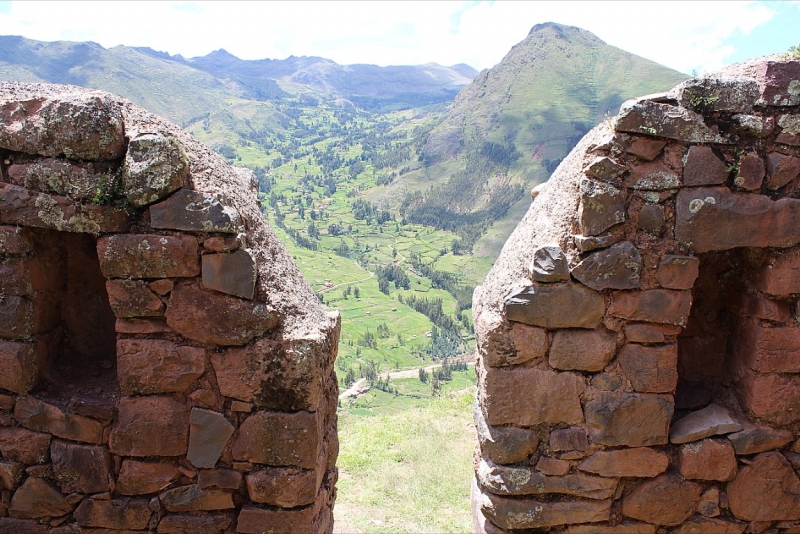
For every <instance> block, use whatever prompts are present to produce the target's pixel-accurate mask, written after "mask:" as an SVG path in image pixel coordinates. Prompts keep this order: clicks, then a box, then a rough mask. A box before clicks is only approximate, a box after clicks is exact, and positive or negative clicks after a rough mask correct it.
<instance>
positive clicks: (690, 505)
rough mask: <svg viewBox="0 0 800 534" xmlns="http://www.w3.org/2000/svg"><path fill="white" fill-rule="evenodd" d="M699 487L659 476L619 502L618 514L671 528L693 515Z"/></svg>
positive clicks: (672, 476) (671, 475) (674, 475)
mask: <svg viewBox="0 0 800 534" xmlns="http://www.w3.org/2000/svg"><path fill="white" fill-rule="evenodd" d="M702 491H703V486H701V485H700V484H697V483H695V482H689V481H685V480H682V479H681V477H680V476H678V475H676V474H665V475H660V476H659V477H657V478H654V479H651V480H648V481H646V482H643V483H642V484H639V485H638V486H636V487H635V488H634V489H633V491H632V492H631V493H630V494H629V495H627V496H625V497H624V498H623V499H622V514H623V515H624V516H625V517H630V518H632V519H638V520H639V521H645V522H647V523H653V524H655V525H667V526H675V525H679V524H681V523H683V522H684V521H686V520H687V519H688V518H689V516H691V515H692V514H693V513H694V511H695V506H696V505H697V501H698V500H699V499H700V494H701V493H702Z"/></svg>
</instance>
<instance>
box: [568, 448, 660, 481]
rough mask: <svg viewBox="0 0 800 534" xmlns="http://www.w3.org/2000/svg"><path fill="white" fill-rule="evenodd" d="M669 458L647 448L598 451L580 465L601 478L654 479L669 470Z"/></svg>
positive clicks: (579, 467)
mask: <svg viewBox="0 0 800 534" xmlns="http://www.w3.org/2000/svg"><path fill="white" fill-rule="evenodd" d="M668 466H669V457H668V456H667V455H665V454H663V453H660V452H656V451H654V450H653V449H648V448H646V447H637V448H634V449H619V450H609V451H597V452H596V453H594V454H592V455H591V456H589V457H588V458H586V459H585V460H584V461H582V462H581V463H580V465H578V469H580V470H581V471H587V472H589V473H595V474H597V475H600V476H601V477H654V476H657V475H660V474H661V473H663V472H664V471H666V470H667V467H668Z"/></svg>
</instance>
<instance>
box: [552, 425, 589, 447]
mask: <svg viewBox="0 0 800 534" xmlns="http://www.w3.org/2000/svg"><path fill="white" fill-rule="evenodd" d="M588 448H589V440H588V439H586V431H585V430H583V429H582V428H559V429H556V430H552V431H551V432H550V450H552V451H554V452H562V451H585V450H587V449H588Z"/></svg>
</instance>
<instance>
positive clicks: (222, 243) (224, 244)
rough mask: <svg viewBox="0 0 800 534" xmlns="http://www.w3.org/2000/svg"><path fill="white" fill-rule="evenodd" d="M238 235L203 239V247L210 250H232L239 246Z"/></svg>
mask: <svg viewBox="0 0 800 534" xmlns="http://www.w3.org/2000/svg"><path fill="white" fill-rule="evenodd" d="M239 246H240V244H239V240H238V238H237V237H236V236H227V235H226V236H213V237H208V238H206V239H205V241H203V248H204V249H206V250H207V251H209V252H230V251H232V250H236V249H237V248H239Z"/></svg>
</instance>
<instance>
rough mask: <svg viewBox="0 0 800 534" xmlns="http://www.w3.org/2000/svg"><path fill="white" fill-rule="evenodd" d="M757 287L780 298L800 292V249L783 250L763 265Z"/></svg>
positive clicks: (758, 275)
mask: <svg viewBox="0 0 800 534" xmlns="http://www.w3.org/2000/svg"><path fill="white" fill-rule="evenodd" d="M756 288H757V289H759V290H760V291H763V292H764V293H767V294H769V295H772V296H775V297H779V298H786V297H788V296H790V295H791V294H793V293H800V249H797V250H789V251H782V252H781V253H780V254H779V255H776V256H775V257H774V258H773V259H772V261H771V262H770V263H768V264H767V265H765V266H764V267H762V268H761V270H760V271H759V272H758V274H757V279H756Z"/></svg>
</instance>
